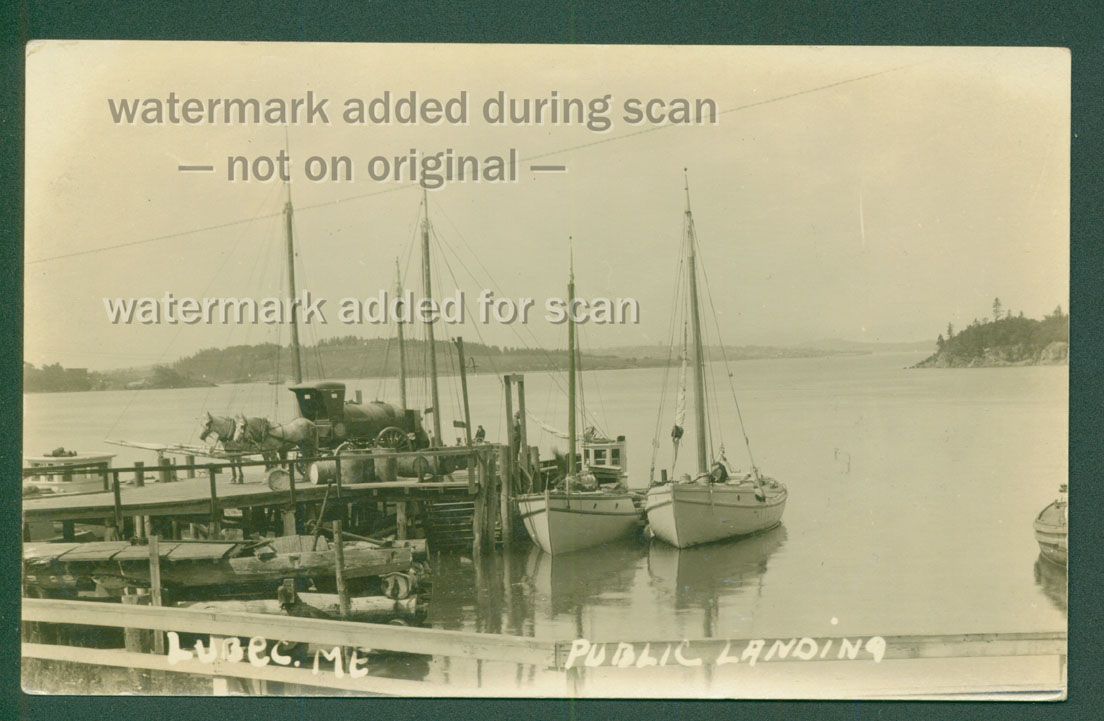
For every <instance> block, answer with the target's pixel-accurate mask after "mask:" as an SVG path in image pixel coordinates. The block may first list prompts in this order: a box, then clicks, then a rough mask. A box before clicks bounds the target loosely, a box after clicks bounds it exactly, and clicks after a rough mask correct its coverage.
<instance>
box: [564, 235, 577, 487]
mask: <svg viewBox="0 0 1104 721" xmlns="http://www.w3.org/2000/svg"><path fill="white" fill-rule="evenodd" d="M574 305H575V249H574V248H572V249H571V265H570V273H569V275H568V277H567V475H568V476H571V475H573V474H574V473H575V318H574V316H573V315H572V312H573V311H572V309H573V308H574ZM569 488H570V484H569V483H567V482H566V481H565V482H564V489H565V490H567V489H569Z"/></svg>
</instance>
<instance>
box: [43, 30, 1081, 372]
mask: <svg viewBox="0 0 1104 721" xmlns="http://www.w3.org/2000/svg"><path fill="white" fill-rule="evenodd" d="M1069 68H1070V65H1069V55H1068V54H1067V53H1066V52H1065V51H1063V50H1048V49H997V48H978V49H938V48H917V49H894V48H722V47H714V48H673V47H647V48H642V47H553V46H441V45H417V46H414V45H407V46H401V45H378V46H367V45H292V44H229V43H227V44H216V43H172V44H156V43H115V42H104V43H92V42H79V43H47V44H36V45H32V46H30V47H29V48H28V58H27V75H28V82H27V165H26V168H27V197H26V201H27V202H26V208H27V223H26V250H25V257H26V260H27V261H28V264H27V265H26V267H25V268H26V353H25V358H26V360H28V361H31V362H33V363H44V362H61V363H63V364H64V365H67V366H87V367H91V368H110V367H120V366H133V365H147V364H150V363H153V362H157V361H170V360H174V359H176V358H178V357H180V356H182V355H186V354H189V353H192V352H194V351H196V350H198V349H200V348H204V347H210V346H223V345H231V344H239V343H255V342H260V341H265V340H269V341H274V340H277V339H278V338H279V339H282V340H283V342H286V341H287V331H286V329H274V328H265V327H256V328H243V327H240V326H233V327H227V326H217V325H216V326H207V325H200V326H189V327H183V326H167V327H150V326H129V327H127V326H113V325H111V324H110V323H109V322H108V320H107V317H106V314H105V311H104V305H103V300H102V299H103V298H104V297H140V296H157V297H160V296H162V295H163V294H164V293H165V292H166V291H171V292H172V293H173V294H174V295H176V296H177V297H184V296H193V297H221V296H237V297H241V296H256V297H265V296H270V295H279V294H282V293H283V292H284V291H283V288H284V284H285V280H284V255H283V253H284V245H283V243H284V239H283V230H282V221H281V219H280V218H279V216H278V214H279V212H280V210H281V208H282V204H283V201H284V193H285V189H284V188H283V187H281V185H280V184H277V183H273V182H270V183H239V184H230V183H227V182H226V180H225V175H224V173H225V163H226V158H227V156H229V155H238V154H244V155H257V154H262V153H264V154H274V153H276V152H277V151H279V150H280V148H282V147H283V146H284V142H285V141H284V134H285V130H284V128H282V127H248V126H246V127H242V126H233V127H225V126H221V125H220V126H206V125H199V126H170V125H166V126H160V127H141V126H129V125H121V126H119V125H115V124H113V123H112V121H111V116H110V113H109V112H108V103H107V100H108V98H117V97H126V98H139V97H162V98H163V97H165V96H166V95H167V94H168V93H169V91H175V92H176V94H177V95H178V96H181V97H197V98H204V99H206V98H210V97H257V98H262V99H264V98H268V97H286V98H292V97H299V96H302V95H303V94H304V93H305V92H306V91H307V90H313V91H314V92H315V94H316V95H318V96H322V97H329V98H331V104H330V110H331V121H332V122H331V125H330V126H316V127H308V126H304V125H299V126H293V127H291V128H290V129H289V130H288V139H289V145H290V149H291V154H292V157H293V159H295V158H298V159H300V160H301V159H302V158H305V157H306V156H308V155H323V156H329V155H347V156H350V157H351V158H353V160H354V161H355V162H357V163H358V166H359V167H358V168H357V172H358V177H357V178H356V180H355V182H353V183H341V184H311V183H308V182H307V181H306V180H305V179H303V178H302V177H301V175H299V174H298V170H296V171H295V172H296V174H297V175H296V177H295V179H294V180H293V182H292V185H291V187H292V194H293V199H294V203H295V207H296V210H297V213H296V223H295V225H296V232H297V240H298V252H299V265H300V267H299V285H300V287H301V288H309V289H310V290H311V291H312V292H313V293H314V294H315V295H317V296H322V297H325V298H327V299H329V302H330V305H329V306H328V310H329V311H330V312H328V313H327V315H328V316H329V320H330V321H331V322H330V323H329V324H328V325H326V326H319V327H314V328H309V329H305V330H304V332H303V337H304V339H305V340H306V341H308V342H309V341H313V340H314V339H316V338H323V337H328V336H333V335H345V334H349V333H356V334H360V335H367V336H378V335H382V334H385V333H390V332H391V330H390V329H387V328H379V327H351V326H347V325H342V324H339V323H337V322H336V320H337V319H336V304H337V302H338V301H339V300H340V299H341V298H344V297H347V296H358V297H365V296H369V295H375V294H376V293H377V292H378V290H379V289H380V288H383V287H386V288H390V287H392V285H393V283H394V258H395V257H396V256H401V257H402V258H403V260H404V266H406V267H407V268H408V273H409V282H408V285H409V286H410V287H413V288H420V282H419V281H418V280H417V278H418V275H417V267H416V258H417V256H416V255H414V256H413V258H414V260H412V261H410V262H409V265H407V258H408V257H410V248H411V243H412V241H413V240H414V238H415V229H416V224H417V221H418V215H419V212H420V211H419V206H420V202H421V192H420V191H419V190H418V189H417V188H415V187H413V186H409V185H406V186H401V185H396V184H385V183H376V182H373V181H371V180H370V179H369V178H368V177H367V174H366V173H365V172H363V166H364V165H365V164H366V163H367V161H368V160H369V159H370V158H371V157H372V156H375V155H393V154H396V153H400V154H401V153H406V152H408V151H409V149H410V148H418V149H420V150H423V151H426V152H433V151H438V150H444V149H445V148H453V149H454V150H455V152H457V153H465V154H473V155H479V156H483V155H488V154H504V153H506V152H507V151H508V150H509V149H510V148H517V149H518V152H519V154H520V156H521V157H522V158H526V157H532V156H536V155H544V154H547V153H552V152H553V151H558V150H561V149H567V148H575V147H576V146H580V145H585V144H587V143H593V142H594V141H596V140H605V141H607V142H603V143H600V144H596V145H590V146H587V147H581V148H576V149H573V150H568V151H566V152H562V153H559V154H550V155H547V156H545V157H542V158H541V161H540V162H543V163H562V164H564V165H566V166H567V172H566V173H562V174H534V173H531V172H529V171H528V170H527V169H526V168H527V166H528V163H523V167H522V171H523V172H522V174H521V177H520V179H519V182H517V183H515V184H486V183H484V184H453V185H449V186H446V187H445V188H444V189H442V190H439V191H435V192H431V193H430V195H429V206H430V215H431V219H432V220H433V222H434V226H435V228H436V230H437V233H438V235H439V237H440V240H441V243H443V244H445V245H446V246H447V248H451V249H453V250H447V249H439V250H437V251H435V252H437V253H438V254H439V255H440V256H441V257H439V258H437V263H436V265H437V279H436V281H435V282H436V283H437V289H438V290H439V291H440V293H441V294H449V293H451V292H453V291H454V290H455V289H456V288H457V287H459V288H461V289H463V290H464V291H465V292H466V293H467V294H468V295H469V297H470V296H474V295H476V294H477V293H478V291H479V290H480V289H481V288H483V287H484V286H486V285H492V284H496V285H497V286H498V287H499V288H500V289H501V292H503V293H506V294H509V295H515V296H530V297H533V298H536V299H537V302H538V306H539V304H540V303H542V302H543V300H544V299H545V298H546V297H548V296H558V295H562V294H563V292H564V289H563V288H564V284H565V282H566V272H567V262H568V241H567V239H568V237H569V236H574V238H575V258H576V275H577V282H578V292H579V294H580V295H583V296H609V297H632V298H635V299H637V300H638V302H639V304H640V310H641V322H640V323H639V324H638V325H629V326H624V327H607V328H591V329H589V330H588V331H587V335H586V339H587V341H588V343H589V344H590V345H591V346H599V345H601V346H612V345H621V344H638V343H657V342H661V341H663V340H665V339H666V337H667V328H668V324H669V322H670V317H671V294H672V290H673V283H674V279H675V278H674V276H675V267H676V262H677V254H678V251H679V238H680V233H681V229H682V210H683V205H684V202H685V200H684V196H683V189H682V188H683V174H682V169H683V167H687V168H689V176H690V184H691V193H692V198H693V205H694V213H695V219H696V223H697V229H698V235H699V240H700V243H701V247H702V253H703V256H704V260H705V263H706V268H707V270H708V273H709V278H710V282H711V285H712V292H713V301H714V304H715V306H716V309H717V312H718V316H719V324H720V328H721V330H722V332H723V334H724V336H725V340H726V341H727V342H728V343H730V344H735V345H742V344H752V343H754V344H790V343H799V342H803V341H810V340H817V339H823V338H832V337H838V338H846V339H852V340H869V341H874V340H882V341H907V340H919V339H933V340H934V337H935V335H936V334H937V333H938V332H939V331H941V330H942V329H943V328H945V326H946V324H947V322H948V321H953V322H954V323H955V324H956V325H958V326H962V325H965V324H968V323H969V322H970V321H971V320H973V319H974V318H975V317H978V318H980V317H984V316H987V315H989V313H990V306H991V303H992V299H993V297H994V296H1000V298H1001V299H1002V301H1004V303H1005V305H1006V306H1009V307H1011V308H1013V309H1016V310H1019V309H1022V310H1023V311H1024V312H1025V313H1026V314H1027V315H1029V316H1034V317H1038V316H1040V315H1042V314H1043V313H1046V312H1049V311H1051V310H1052V309H1053V308H1054V307H1055V305H1057V304H1059V303H1061V304H1062V305H1063V307H1066V306H1067V299H1068V294H1069V281H1068V278H1069V237H1068V236H1069V145H1070V138H1069V113H1070V96H1069V92H1070V75H1069ZM863 76H872V77H865V78H864V77H863ZM844 81H852V82H844ZM412 89H413V90H417V91H418V93H419V94H420V95H423V96H435V97H438V98H442V99H447V98H451V97H453V96H455V95H456V94H457V93H458V92H459V91H460V90H467V91H468V92H469V95H470V99H471V111H472V114H473V117H472V118H471V123H470V124H469V125H468V126H467V127H460V128H457V127H449V126H447V125H441V126H437V127H427V126H424V125H423V126H419V127H403V126H392V127H379V126H371V125H368V126H352V127H350V126H347V125H344V124H342V123H341V122H340V121H339V118H338V117H336V111H338V110H339V109H340V107H341V104H342V103H343V102H344V100H345V99H346V98H350V97H361V98H365V99H371V98H373V97H375V96H377V95H379V94H381V93H382V92H383V91H384V90H391V91H392V92H396V93H406V92H408V91H409V90H412ZM498 90H504V91H506V92H507V93H509V94H510V95H511V96H517V97H523V96H528V97H547V96H548V95H549V93H550V92H551V91H552V90H556V91H558V92H559V94H560V95H561V96H573V97H580V98H590V97H593V96H601V95H605V94H607V93H608V94H611V95H613V101H614V104H615V108H616V106H617V105H619V104H620V103H621V102H622V101H623V100H624V99H625V98H628V97H642V98H643V97H660V98H673V97H689V98H695V97H708V98H713V99H715V101H716V103H717V105H718V106H719V107H720V108H721V109H722V110H730V109H734V110H732V112H727V113H724V114H722V115H721V116H720V118H719V122H718V123H717V124H716V125H707V126H703V127H675V126H668V127H663V128H660V129H658V130H654V131H651V132H645V133H637V134H634V133H636V130H637V129H636V128H631V127H627V126H626V125H625V124H624V123H622V122H621V121H620V118H619V116H620V112H619V111H616V110H615V111H614V112H612V113H611V116H612V117H613V118H614V127H613V128H612V129H611V130H610V131H608V132H606V133H602V134H595V133H592V132H589V131H587V130H586V129H582V128H578V127H550V126H547V125H546V126H542V127H488V126H487V125H485V124H484V123H482V121H481V120H480V118H479V116H478V111H479V107H480V105H481V102H482V100H483V99H485V98H486V97H488V96H489V95H492V94H494V93H495V92H496V91H498ZM803 91H813V92H803ZM787 96H791V97H787ZM772 99H777V100H774V101H773V102H764V101H771V100H772ZM744 106H749V107H744ZM181 163H185V164H187V163H210V164H213V165H215V166H216V168H217V172H216V173H214V174H187V173H181V172H179V171H178V170H177V166H178V165H179V164H181ZM389 189H394V192H386V193H379V192H378V191H380V190H389ZM236 221H250V222H242V223H236ZM227 224H230V225H227ZM209 226H224V227H220V228H216V229H212V230H200V229H203V228H206V227H209ZM197 230H199V232H191V231H197ZM164 235H173V236H174V237H171V238H166V239H163V240H157V241H152V242H147V243H139V241H144V240H147V239H150V238H155V237H158V236H164ZM129 243H135V244H134V245H129V246H127V247H122V248H118V249H114V250H109V251H104V252H97V253H93V254H82V255H76V256H72V257H68V258H61V259H55V260H47V261H45V262H33V261H36V260H39V259H44V258H52V257H54V256H60V255H66V254H72V253H77V252H80V251H85V250H92V249H97V248H105V247H109V246H117V245H122V244H129ZM453 251H455V254H453ZM446 258H447V259H448V263H445V262H444V260H445V259H446ZM450 266H451V273H454V274H455V276H456V281H454V280H453V276H452V274H451V273H450ZM465 268H466V269H467V270H465ZM468 270H470V271H471V273H472V274H473V275H474V276H475V279H474V280H473V278H472V276H471V275H468ZM542 315H543V313H536V314H535V317H534V321H533V322H532V323H531V324H530V325H529V326H528V329H527V330H519V329H516V328H515V329H510V328H503V327H495V326H491V327H479V328H474V327H469V328H466V329H464V330H463V331H458V330H455V329H453V330H450V334H451V335H453V336H455V335H457V334H460V333H461V332H462V333H463V334H464V335H465V337H466V338H468V339H469V340H478V339H479V337H480V335H481V336H482V337H483V339H485V340H486V341H487V342H491V343H498V344H506V345H515V346H516V345H522V344H523V341H524V344H527V345H534V344H537V343H540V344H543V345H547V346H562V345H563V342H564V341H563V329H562V327H556V326H550V325H548V324H547V323H545V322H544V321H543V320H542V319H541V316H542Z"/></svg>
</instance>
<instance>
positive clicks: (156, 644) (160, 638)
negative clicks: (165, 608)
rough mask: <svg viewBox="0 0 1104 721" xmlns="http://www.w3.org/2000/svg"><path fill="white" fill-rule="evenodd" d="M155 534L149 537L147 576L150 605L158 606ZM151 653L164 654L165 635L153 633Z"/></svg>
mask: <svg viewBox="0 0 1104 721" xmlns="http://www.w3.org/2000/svg"><path fill="white" fill-rule="evenodd" d="M160 540H161V539H160V538H158V537H157V535H156V534H150V536H149V558H150V560H149V564H150V568H149V574H150V604H151V605H153V606H160V605H162V603H161V543H160ZM153 652H154V653H156V654H163V653H165V634H164V633H162V632H161V631H154V632H153Z"/></svg>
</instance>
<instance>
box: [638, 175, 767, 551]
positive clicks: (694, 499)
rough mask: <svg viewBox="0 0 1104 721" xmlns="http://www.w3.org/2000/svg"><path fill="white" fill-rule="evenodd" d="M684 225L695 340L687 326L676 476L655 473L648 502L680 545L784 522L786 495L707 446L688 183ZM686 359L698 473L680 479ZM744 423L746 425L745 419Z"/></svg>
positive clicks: (665, 533)
mask: <svg viewBox="0 0 1104 721" xmlns="http://www.w3.org/2000/svg"><path fill="white" fill-rule="evenodd" d="M683 225H684V238H683V241H684V244H685V246H686V268H687V280H688V282H687V290H688V293H689V298H688V302H689V313H690V317H689V320H688V321H687V324H688V326H689V331H690V333H689V335H690V336H691V339H692V344H690V345H691V347H692V349H693V354H692V355H688V354H687V352H686V346H687V345H688V340H687V333H686V332H685V330H684V332H683V354H682V367H681V370H680V374H679V376H680V380H679V382H680V388H679V397H678V400H677V402H676V411H675V424H674V427H673V429H672V431H671V439H672V444H673V446H674V451H673V459H672V468H671V475H672V477H671V478H668V477H667V473H666V471H664V473H663V477H662V478H661V480H660V481H659V482H656V481H655V479H654V478H653V479H652V485H651V486H650V487H649V488H648V493H647V497H646V499H645V503H644V508H645V513H646V514H647V517H648V527H649V528H650V529H651V532H652V533H653V534H654V535H655V536H656V537H657V538H659V539H660V540H662V541H665V542H667V543H669V544H671V545H672V546H676V547H678V548H688V547H690V546H697V545H699V544H702V543H710V542H712V541H719V540H721V539H724V538H733V537H738V536H746V535H751V534H754V533H759V532H761V531H766V530H768V529H770V528H773V527H775V526H777V525H778V524H779V523H781V522H782V512H783V511H784V510H785V508H786V499H787V496H788V493H787V490H786V487H785V486H784V485H782V484H781V483H778V482H777V481H775V480H774V479H772V478H768V477H765V476H763V475H761V474H760V472H759V469H758V468H757V467H756V466H755V463H754V460H752V462H751V470H750V472H739V471H736V470H735V469H734V468H732V467H731V465H730V464H729V462H728V459H727V458H725V455H724V446H723V444H722V445H721V447H720V449H719V450H720V452H719V454H717V455H716V456H714V457H713V458H712V459H711V458H710V455H711V454H712V448H709V450H708V452H707V445H709V446H711V439H712V436H711V434H710V428H709V426H708V424H707V421H706V418H707V415H708V414H707V412H706V410H707V407H706V406H707V403H708V402H709V398H708V396H707V393H706V379H705V354H704V351H703V347H702V328H701V309H700V303H699V298H698V278H697V247H696V246H697V238H696V235H695V230H694V216H693V214H692V212H691V209H690V188H689V184H687V185H686V211H685V218H684V224H683ZM722 347H723V346H722ZM688 364H689V365H690V366H692V370H693V373H692V376H693V383H694V417H695V423H696V428H695V429H694V430H695V435H696V441H697V468H696V470H697V474H696V475H694V476H691V475H689V474H687V475H685V476H683V477H682V478H680V479H678V480H676V479H675V478H674V477H673V476H674V464H675V461H676V460H677V459H678V449H679V445H680V443H681V440H682V437H683V425H682V424H683V422H684V420H683V419H684V416H685V413H686V410H685V409H686V375H687V374H686V366H687V365H688ZM733 400H734V401H735V392H733ZM738 411H739V407H738V406H737V412H738ZM738 415H739V413H738ZM740 422H741V425H742V424H743V420H742V418H741V421H740ZM742 430H743V429H741V431H742ZM743 436H744V440H745V442H747V434H746V433H743ZM657 447H658V445H657ZM748 456H749V458H751V446H750V443H748ZM653 469H654V463H653Z"/></svg>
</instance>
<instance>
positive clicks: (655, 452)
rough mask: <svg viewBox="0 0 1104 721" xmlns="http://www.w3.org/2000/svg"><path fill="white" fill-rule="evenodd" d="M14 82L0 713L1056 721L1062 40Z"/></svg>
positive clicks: (400, 56) (65, 52) (600, 52)
mask: <svg viewBox="0 0 1104 721" xmlns="http://www.w3.org/2000/svg"><path fill="white" fill-rule="evenodd" d="M25 60H26V116H25V122H26V148H25V198H24V202H25V234H24V247H23V268H22V271H23V276H24V298H23V300H24V328H23V334H24V339H23V340H24V343H23V365H22V372H23V376H22V384H23V387H22V390H23V427H22V547H21V550H22V568H21V592H22V593H21V595H22V597H21V599H19V600H20V602H21V614H22V615H21V625H20V640H21V653H20V657H21V664H20V673H21V680H22V687H23V690H24V691H25V692H26V693H28V694H43V695H75V696H93V695H94V696H101V695H111V696H114V695H148V696H167V695H171V696H291V697H300V696H313V697H324V696H341V697H349V696H354V697H355V696H394V697H429V698H439V697H487V698H499V697H522V698H556V699H559V698H614V699H618V698H634V699H642V698H657V699H914V700H915V699H932V700H947V699H951V700H967V699H968V700H993V701H1007V700H1019V701H1022V700H1037V701H1060V700H1064V699H1065V698H1066V694H1067V631H1068V628H1067V626H1068V622H1067V607H1068V602H1067V598H1068V593H1067V588H1068V578H1067V576H1068V574H1067V558H1068V540H1067V535H1068V511H1069V496H1070V492H1069V470H1068V467H1069V460H1068V448H1069V353H1070V349H1069V346H1070V338H1069V325H1070V177H1071V166H1070V144H1071V54H1070V52H1069V50H1067V49H1064V48H1045V47H904V46H902V47H891V46H884V47H873V46H869V47H863V46H847V47H844V46H823V47H821V46H734V45H727V46H723V45H712V46H705V45H701V46H694V45H683V46H674V45H530V44H518V45H507V44H483V45H474V44H472V45H468V44H434V43H425V44H367V43H364V44H361V43H345V44H338V43H307V42H297V43H290V42H233V43H231V42H206V41H203V42H201V41H114V40H74V41H60V40H41V41H38V40H36V41H31V42H30V43H28V44H27V46H26V48H25ZM1078 309H1080V306H1078ZM13 455H16V454H15V453H14V452H13Z"/></svg>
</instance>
